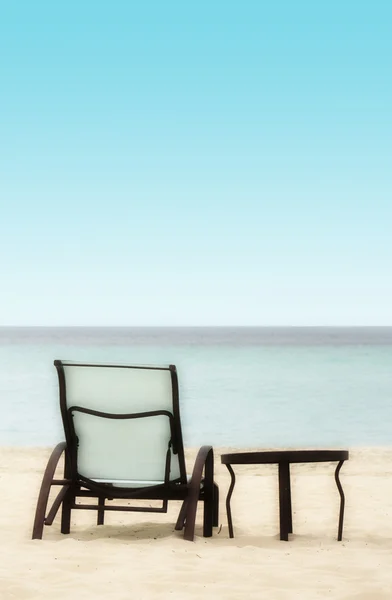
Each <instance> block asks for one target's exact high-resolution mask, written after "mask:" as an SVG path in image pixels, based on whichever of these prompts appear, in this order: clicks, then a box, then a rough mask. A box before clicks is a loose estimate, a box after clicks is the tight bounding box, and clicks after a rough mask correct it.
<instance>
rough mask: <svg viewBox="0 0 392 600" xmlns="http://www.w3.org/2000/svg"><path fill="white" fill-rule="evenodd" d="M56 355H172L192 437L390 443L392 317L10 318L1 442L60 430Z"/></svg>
mask: <svg viewBox="0 0 392 600" xmlns="http://www.w3.org/2000/svg"><path fill="white" fill-rule="evenodd" d="M54 359H64V360H75V361H77V360H83V361H92V362H93V361H94V362H99V361H102V362H113V363H115V362H121V363H129V364H175V365H176V366H177V369H178V374H179V383H180V402H181V415H182V422H183V436H184V443H185V445H186V446H192V447H195V446H198V445H201V444H212V445H214V446H215V447H247V448H249V447H255V448H265V447H287V446H299V447H337V446H341V447H351V446H384V445H390V444H391V443H392V327H363V328H330V327H325V328H324V327H270V328H268V327H216V328H214V327H197V328H196V327H195V328H191V327H178V328H156V327H154V328H142V327H140V328H136V327H122V328H111V327H108V328H95V327H70V328H61V327H56V328H49V327H48V328H42V327H37V328H33V327H31V328H26V327H19V328H16V327H15V328H13V327H8V328H6V327H3V328H0V406H1V422H0V445H18V446H22V445H23V446H51V445H53V444H55V443H57V442H58V441H61V440H62V439H63V438H64V436H63V432H62V425H61V420H60V413H59V405H58V384H57V374H56V371H55V368H54V366H53V361H54Z"/></svg>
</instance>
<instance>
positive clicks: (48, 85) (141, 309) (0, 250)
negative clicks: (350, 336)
mask: <svg viewBox="0 0 392 600" xmlns="http://www.w3.org/2000/svg"><path fill="white" fill-rule="evenodd" d="M6 4H7V6H6ZM391 22H392V3H391V2H389V1H387V0H385V1H379V0H373V1H372V2H370V1H367V2H361V1H360V0H357V1H354V0H346V1H344V0H339V1H338V0H330V1H328V2H315V1H314V0H312V1H310V0H309V1H307V2H305V1H296V0H285V1H280V2H279V1H277V2H269V1H268V2H267V1H263V0H258V1H254V2H251V1H247V0H242V1H241V2H240V1H235V2H233V1H230V0H226V1H224V2H223V1H218V0H216V1H214V0H209V1H201V0H199V1H198V2H183V1H181V2H180V1H178V2H174V1H172V0H167V1H164V0H160V1H154V2H151V1H150V2H148V1H145V2H132V0H128V1H124V2H120V1H118V0H112V1H111V2H100V1H99V0H95V1H94V2H92V1H91V2H90V1H83V0H78V2H76V1H67V2H62V1H58V2H53V1H52V0H51V1H48V2H41V1H39V0H34V2H32V1H30V0H25V1H19V2H12V3H11V2H10V3H5V2H3V3H2V4H1V7H0V56H1V62H0V82H1V90H0V92H1V93H0V206H1V211H0V256H1V293H0V325H383V324H385V325H392V235H391V228H392V193H391V189H392V185H391V184H392V164H391V163H392V141H391V140H392V36H391V32H390V24H391Z"/></svg>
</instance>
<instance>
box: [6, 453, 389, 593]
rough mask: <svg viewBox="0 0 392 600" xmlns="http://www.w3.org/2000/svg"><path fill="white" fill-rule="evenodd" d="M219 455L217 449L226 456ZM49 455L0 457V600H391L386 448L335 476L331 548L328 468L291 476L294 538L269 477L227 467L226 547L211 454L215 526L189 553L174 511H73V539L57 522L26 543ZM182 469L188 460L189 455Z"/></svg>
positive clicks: (303, 468)
mask: <svg viewBox="0 0 392 600" xmlns="http://www.w3.org/2000/svg"><path fill="white" fill-rule="evenodd" d="M225 451H227V449H226V450H225ZM49 454H50V449H42V448H41V449H21V448H2V449H1V450H0V478H1V479H0V484H1V497H0V503H1V511H0V520H1V542H0V552H1V555H0V599H1V600H5V599H11V598H12V599H14V598H17V599H31V600H32V599H37V600H38V599H40V600H41V599H46V598H51V599H55V600H63V599H71V598H72V599H80V600H82V599H85V598H113V599H129V598H135V599H138V600H139V599H152V598H154V599H155V598H168V599H177V598H178V599H180V598H181V599H188V598H189V599H191V598H199V597H203V598H211V599H212V598H214V599H216V598H224V599H228V600H230V599H234V598H235V599H237V598H251V599H253V598H255V599H256V598H257V599H264V598H265V599H268V600H275V599H276V600H291V599H295V598H300V599H301V600H308V599H309V600H314V599H315V598H334V599H335V598H339V599H345V600H390V599H391V598H392V568H391V559H392V449H389V448H370V449H357V450H355V449H354V450H351V451H350V460H349V461H348V462H346V463H345V464H344V466H343V469H342V471H341V481H342V484H343V487H344V491H345V494H346V515H345V527H344V533H343V541H342V542H337V541H336V534H337V518H338V508H339V496H338V493H337V490H336V487H335V482H334V478H333V472H334V465H332V464H317V465H294V466H293V467H292V497H293V521H294V534H293V535H292V536H290V541H289V542H282V541H280V540H279V535H278V533H279V532H278V527H279V525H278V501H277V498H278V497H277V467H276V466H272V465H271V466H248V467H237V468H236V473H237V474H238V477H237V484H236V489H235V492H234V495H233V500H232V509H233V519H234V526H235V535H236V537H235V538H234V539H229V536H228V528H227V521H226V513H225V505H224V500H225V496H226V491H227V488H228V485H229V475H228V472H227V470H226V468H225V467H224V466H222V465H220V458H219V455H220V452H219V451H215V455H216V480H217V482H218V483H219V486H220V490H221V514H220V522H221V523H222V527H221V530H220V532H219V533H217V530H214V531H215V534H214V537H213V538H208V539H204V538H203V537H201V516H202V515H201V511H199V514H198V520H197V529H196V534H197V537H196V539H195V542H193V543H190V542H185V541H184V540H183V538H182V533H181V532H176V531H174V522H175V520H176V516H177V512H178V509H179V504H178V503H172V505H171V508H169V512H168V513H167V514H164V515H159V514H156V515H154V514H143V513H106V516H105V519H106V524H105V525H104V526H100V527H98V526H96V525H95V523H94V518H95V513H93V512H90V511H76V513H74V514H75V516H74V518H73V524H72V529H71V534H70V535H68V536H63V535H61V534H60V529H59V519H58V518H56V520H55V522H54V523H53V525H52V527H45V529H44V539H43V540H42V541H40V540H34V541H32V540H31V539H30V537H31V529H32V523H33V517H34V510H35V502H36V498H37V494H38V490H39V486H40V483H41V476H42V472H43V469H44V467H45V465H46V460H47V457H48V456H49ZM187 454H188V461H187V463H188V470H191V465H192V458H193V457H194V452H193V451H189V452H188V453H187Z"/></svg>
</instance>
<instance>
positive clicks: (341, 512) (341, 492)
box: [335, 460, 345, 542]
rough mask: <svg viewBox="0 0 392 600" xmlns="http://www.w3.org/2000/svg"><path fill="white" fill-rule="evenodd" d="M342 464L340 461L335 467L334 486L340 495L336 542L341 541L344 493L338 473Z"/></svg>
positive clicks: (342, 461)
mask: <svg viewBox="0 0 392 600" xmlns="http://www.w3.org/2000/svg"><path fill="white" fill-rule="evenodd" d="M343 463H344V460H341V461H340V462H339V464H338V466H337V467H336V471H335V481H336V485H337V488H338V491H339V494H340V511H339V525H338V542H341V541H342V535H343V518H344V502H345V500H344V493H343V488H342V484H341V483H340V479H339V472H340V469H341V468H342V465H343Z"/></svg>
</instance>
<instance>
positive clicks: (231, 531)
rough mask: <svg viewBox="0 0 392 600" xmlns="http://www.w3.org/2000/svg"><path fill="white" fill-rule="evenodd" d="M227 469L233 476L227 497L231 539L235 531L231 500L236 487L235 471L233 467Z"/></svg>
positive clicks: (228, 466) (229, 466)
mask: <svg viewBox="0 0 392 600" xmlns="http://www.w3.org/2000/svg"><path fill="white" fill-rule="evenodd" d="M226 467H227V469H228V471H229V473H230V475H231V483H230V487H229V491H228V492H227V496H226V512H227V523H228V525H229V537H231V538H233V537H234V531H233V521H232V518H231V507H230V500H231V495H232V493H233V490H234V486H235V475H234V471H233V469H232V467H231V465H226Z"/></svg>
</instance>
